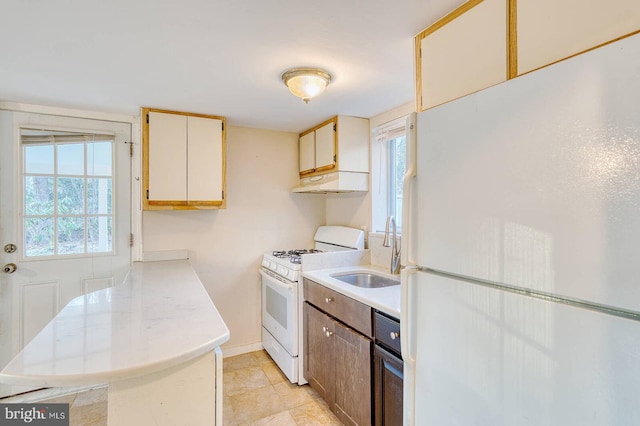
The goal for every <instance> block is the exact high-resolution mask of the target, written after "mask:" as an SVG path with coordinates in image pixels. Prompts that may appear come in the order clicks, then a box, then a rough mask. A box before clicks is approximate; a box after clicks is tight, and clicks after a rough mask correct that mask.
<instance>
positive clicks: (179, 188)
mask: <svg viewBox="0 0 640 426" xmlns="http://www.w3.org/2000/svg"><path fill="white" fill-rule="evenodd" d="M186 167H187V117H186V116H185V115H177V114H163V113H159V112H149V187H148V190H149V197H148V199H149V200H186V199H187V173H186Z"/></svg>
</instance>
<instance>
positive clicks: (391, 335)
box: [389, 331, 400, 340]
mask: <svg viewBox="0 0 640 426" xmlns="http://www.w3.org/2000/svg"><path fill="white" fill-rule="evenodd" d="M389 337H391V340H396V339H397V338H398V337H400V332H399V331H392V332H391V333H389Z"/></svg>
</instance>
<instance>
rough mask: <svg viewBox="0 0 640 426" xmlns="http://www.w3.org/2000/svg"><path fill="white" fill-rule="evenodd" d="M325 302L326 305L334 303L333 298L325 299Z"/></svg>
mask: <svg viewBox="0 0 640 426" xmlns="http://www.w3.org/2000/svg"><path fill="white" fill-rule="evenodd" d="M324 301H325V302H326V303H331V302H333V297H325V298H324Z"/></svg>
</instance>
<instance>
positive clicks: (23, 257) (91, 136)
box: [17, 126, 118, 262]
mask: <svg viewBox="0 0 640 426" xmlns="http://www.w3.org/2000/svg"><path fill="white" fill-rule="evenodd" d="M23 130H27V131H29V130H37V131H50V132H68V133H75V134H83V135H85V136H86V138H85V139H84V140H77V141H66V142H56V141H55V140H52V141H49V142H46V141H43V142H29V143H24V142H23V141H22V131H23ZM115 139H116V135H115V134H113V133H110V132H104V131H95V132H92V131H87V130H80V129H61V128H57V127H54V126H51V127H49V126H47V128H46V129H43V128H42V127H31V126H19V127H18V141H19V151H20V155H19V158H20V165H19V176H20V180H19V182H20V184H19V187H18V188H17V190H18V191H19V194H18V199H19V203H20V206H19V226H18V237H19V241H21V242H22V250H20V251H19V252H20V261H22V262H37V261H44V260H62V259H77V258H90V257H97V256H115V255H117V238H118V235H117V232H116V230H117V217H116V216H117V215H116V211H117V205H116V204H117V194H116V192H117V184H116V141H115ZM96 142H109V143H110V145H111V149H110V152H111V171H110V173H111V174H110V175H101V174H97V173H93V174H88V151H89V150H88V148H87V146H88V144H90V143H96ZM74 143H75V144H80V143H82V145H83V162H84V164H83V168H84V171H83V174H78V175H70V174H59V173H58V164H57V156H58V150H57V148H56V146H57V145H69V144H74ZM27 146H52V147H53V173H50V174H49V173H27V171H26V147H27ZM28 176H35V177H38V176H41V177H51V178H53V195H54V199H53V212H52V213H51V214H42V215H33V214H27V212H26V208H27V205H26V202H27V193H26V178H27V177H28ZM58 178H80V179H83V186H84V190H83V197H84V198H83V203H84V207H83V212H82V213H81V214H60V213H58V208H57V207H58V202H57V200H58V194H57V182H58ZM105 178H106V179H111V197H110V198H111V209H110V212H109V213H95V214H93V213H88V212H87V201H88V181H89V180H90V179H105ZM59 217H81V218H83V222H84V223H83V228H84V229H83V237H84V241H83V245H84V250H83V252H82V253H68V254H58V253H56V251H57V248H58V246H59V243H58V222H57V219H58V218H59ZM92 217H96V218H99V217H108V218H111V247H110V248H111V249H110V250H109V251H99V252H91V251H89V250H88V248H89V241H88V231H87V230H88V228H87V221H88V219H89V218H92ZM28 218H52V219H53V227H54V230H53V237H52V238H53V250H54V253H53V254H49V255H43V256H28V255H27V243H26V232H25V223H26V220H27V219H28Z"/></svg>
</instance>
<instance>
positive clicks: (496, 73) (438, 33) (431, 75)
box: [418, 0, 507, 110]
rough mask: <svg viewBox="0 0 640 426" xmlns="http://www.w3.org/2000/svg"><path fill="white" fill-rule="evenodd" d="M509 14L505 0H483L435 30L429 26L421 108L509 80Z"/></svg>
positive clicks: (424, 48) (422, 46)
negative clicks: (431, 29)
mask: <svg viewBox="0 0 640 426" xmlns="http://www.w3.org/2000/svg"><path fill="white" fill-rule="evenodd" d="M506 17H507V2H506V1H505V0H484V1H482V2H480V3H479V4H477V5H475V6H473V7H472V8H471V9H469V10H467V11H466V12H464V13H462V15H460V16H457V17H456V18H455V19H453V20H452V21H450V22H448V23H447V24H446V25H444V26H442V27H440V28H438V29H437V30H435V31H433V32H431V33H429V29H427V30H425V32H426V33H428V35H426V36H424V38H423V39H422V41H421V44H420V51H421V59H420V65H421V72H420V76H419V77H420V82H421V90H420V93H418V95H419V96H421V101H420V106H421V108H420V110H425V109H428V108H431V107H433V106H436V105H440V104H442V103H445V102H448V101H450V100H453V99H456V98H459V97H461V96H465V95H468V94H469V93H473V92H477V91H478V90H481V89H484V88H486V87H489V86H492V85H494V84H498V83H501V82H503V81H505V80H506V79H507V20H506ZM418 37H420V36H418ZM419 87H420V85H419Z"/></svg>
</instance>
